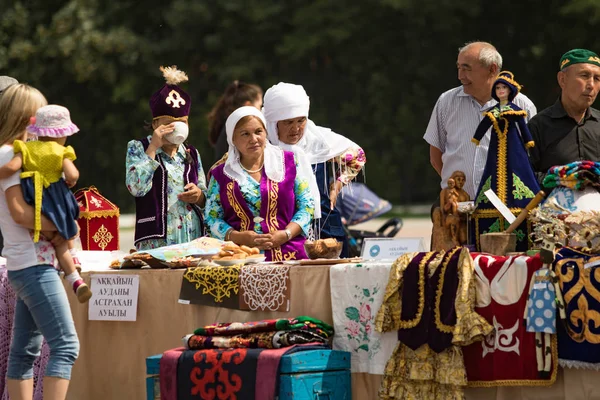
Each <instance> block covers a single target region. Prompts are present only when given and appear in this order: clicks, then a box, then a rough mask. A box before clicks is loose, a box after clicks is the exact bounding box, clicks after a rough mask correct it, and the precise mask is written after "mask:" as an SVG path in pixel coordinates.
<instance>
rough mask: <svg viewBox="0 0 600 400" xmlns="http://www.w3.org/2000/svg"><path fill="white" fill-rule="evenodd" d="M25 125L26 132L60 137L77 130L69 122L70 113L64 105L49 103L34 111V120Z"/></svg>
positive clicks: (77, 130)
mask: <svg viewBox="0 0 600 400" xmlns="http://www.w3.org/2000/svg"><path fill="white" fill-rule="evenodd" d="M33 120H34V119H33V118H32V124H31V125H29V126H27V132H30V133H33V134H34V135H36V136H41V137H51V138H62V137H67V136H71V135H72V134H74V133H76V132H79V128H78V127H77V125H75V124H74V123H73V122H71V114H70V113H69V110H68V109H67V108H66V107H63V106H58V105H56V104H49V105H47V106H43V107H40V108H39V109H38V110H37V112H36V113H35V121H33Z"/></svg>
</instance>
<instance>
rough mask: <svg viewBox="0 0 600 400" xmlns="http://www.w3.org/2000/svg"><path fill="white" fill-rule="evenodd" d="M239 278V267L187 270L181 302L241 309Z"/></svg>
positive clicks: (194, 268) (181, 292) (184, 276)
mask: <svg viewBox="0 0 600 400" xmlns="http://www.w3.org/2000/svg"><path fill="white" fill-rule="evenodd" d="M239 276H240V267H239V266H231V267H222V266H218V267H215V266H211V267H193V268H187V269H186V270H185V272H184V274H183V279H182V280H181V291H180V292H179V302H180V303H187V304H199V305H203V306H212V307H224V308H233V309H239V308H240V300H239V288H240V285H239Z"/></svg>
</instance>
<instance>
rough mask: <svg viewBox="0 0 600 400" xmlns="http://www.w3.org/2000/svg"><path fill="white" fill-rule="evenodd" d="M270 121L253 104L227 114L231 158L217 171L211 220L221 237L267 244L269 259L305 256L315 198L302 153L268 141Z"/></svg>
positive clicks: (208, 208) (253, 244)
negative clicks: (301, 165) (301, 170)
mask: <svg viewBox="0 0 600 400" xmlns="http://www.w3.org/2000/svg"><path fill="white" fill-rule="evenodd" d="M265 125H266V121H265V119H264V116H263V115H262V113H261V112H260V111H259V110H257V109H256V108H254V107H250V106H245V107H240V108H238V109H237V110H235V111H234V112H233V113H232V114H231V115H230V116H229V118H227V121H226V123H225V130H226V133H227V143H228V144H229V151H228V157H227V160H226V161H225V163H223V164H220V165H218V166H216V167H214V168H213V169H212V171H211V178H210V182H209V184H208V193H207V201H206V209H205V213H204V216H205V220H206V224H207V226H208V228H209V229H210V232H211V234H212V236H214V237H216V238H218V239H223V240H230V241H232V242H234V243H236V244H239V245H246V246H249V247H259V248H261V249H263V250H264V251H265V256H266V257H267V261H282V260H293V259H295V260H300V259H305V258H307V256H306V252H305V250H304V242H305V241H306V236H307V234H308V230H309V228H310V225H311V222H312V219H313V214H314V200H313V197H312V196H311V195H310V191H309V187H308V181H307V180H306V178H303V177H301V176H300V175H299V174H298V173H297V163H296V157H295V156H294V154H293V153H291V152H287V151H283V150H282V149H281V148H279V147H276V146H273V145H271V144H270V143H269V142H268V140H267V132H266V129H265Z"/></svg>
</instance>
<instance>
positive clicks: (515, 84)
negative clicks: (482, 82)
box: [496, 71, 521, 93]
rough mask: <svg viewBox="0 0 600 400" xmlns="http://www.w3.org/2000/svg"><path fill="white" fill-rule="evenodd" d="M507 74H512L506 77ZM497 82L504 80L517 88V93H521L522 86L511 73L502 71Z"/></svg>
mask: <svg viewBox="0 0 600 400" xmlns="http://www.w3.org/2000/svg"><path fill="white" fill-rule="evenodd" d="M506 74H510V77H509V76H506ZM496 80H503V81H506V82H508V83H510V84H511V85H513V86H514V87H516V88H517V93H518V92H520V91H521V85H519V83H518V82H517V81H515V79H514V75H513V73H512V72H510V71H501V72H500V73H499V74H498V76H497V77H496Z"/></svg>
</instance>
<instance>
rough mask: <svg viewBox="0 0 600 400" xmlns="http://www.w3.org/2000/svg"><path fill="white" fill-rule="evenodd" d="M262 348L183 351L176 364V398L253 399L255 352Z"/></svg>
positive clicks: (189, 399) (258, 353)
mask: <svg viewBox="0 0 600 400" xmlns="http://www.w3.org/2000/svg"><path fill="white" fill-rule="evenodd" d="M263 351H265V350H264V349H226V350H198V351H184V352H183V353H182V354H181V356H180V357H179V364H178V366H177V399H178V400H191V399H237V400H244V399H254V392H255V389H256V378H257V377H258V376H259V375H258V371H257V363H258V356H259V355H260V353H261V352H263Z"/></svg>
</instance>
